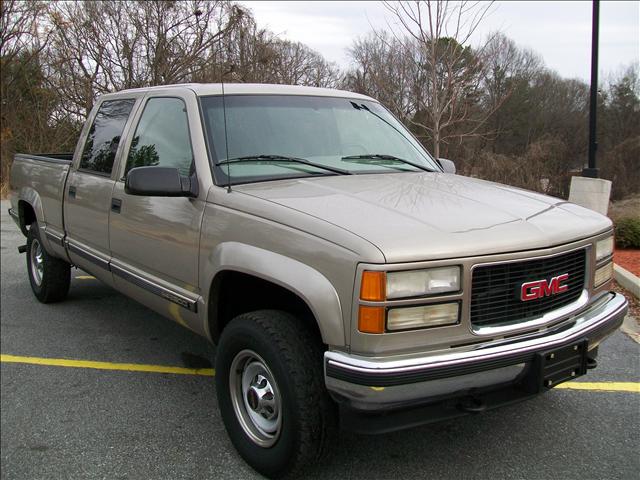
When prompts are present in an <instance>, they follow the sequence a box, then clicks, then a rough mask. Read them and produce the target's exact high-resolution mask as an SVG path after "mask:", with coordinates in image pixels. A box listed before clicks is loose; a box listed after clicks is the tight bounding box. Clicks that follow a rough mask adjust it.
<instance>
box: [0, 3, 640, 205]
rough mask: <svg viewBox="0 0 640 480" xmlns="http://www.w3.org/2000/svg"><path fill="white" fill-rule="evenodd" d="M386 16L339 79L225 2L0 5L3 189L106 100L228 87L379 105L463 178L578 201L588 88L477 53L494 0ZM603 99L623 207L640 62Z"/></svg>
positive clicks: (528, 58)
mask: <svg viewBox="0 0 640 480" xmlns="http://www.w3.org/2000/svg"><path fill="white" fill-rule="evenodd" d="M386 7H387V8H388V9H389V10H390V12H391V13H392V16H393V17H394V19H395V20H396V22H395V23H394V25H395V26H393V27H391V26H389V27H388V28H385V29H380V30H372V31H371V32H370V33H369V34H368V35H367V36H365V37H363V38H359V39H355V40H354V42H353V44H352V45H351V46H350V48H349V55H350V58H351V65H350V67H348V68H347V69H341V68H339V67H338V66H337V65H335V64H333V63H331V62H328V61H327V60H326V59H325V58H323V57H322V55H320V54H319V53H317V52H315V51H313V50H312V49H310V48H308V47H307V46H305V45H304V44H301V43H298V42H293V41H289V40H286V39H283V38H280V37H279V36H277V35H275V34H274V33H273V32H271V31H269V30H267V29H263V28H259V27H258V26H257V24H256V21H255V19H254V17H253V16H252V14H251V12H250V11H249V10H247V8H246V7H244V6H242V5H239V4H236V3H233V2H229V1H206V2H205V1H196V0H189V1H180V2H178V1H160V0H152V1H127V2H121V1H98V2H94V1H85V2H74V1H68V2H37V1H17V0H0V9H1V19H0V22H1V23H0V31H1V32H0V33H1V38H0V77H1V78H0V83H1V102H2V103H1V105H2V115H1V125H0V135H1V137H0V139H1V148H0V155H1V158H0V161H1V174H2V178H1V179H2V185H1V186H2V193H3V195H4V194H5V193H6V191H7V188H8V173H9V168H10V164H11V161H12V159H13V154H14V153H15V152H30V153H46V152H61V151H72V150H73V148H74V147H75V143H76V140H77V136H78V134H79V132H80V129H81V128H82V123H83V122H84V119H85V118H86V115H87V114H88V113H89V111H90V110H91V108H92V106H93V103H94V102H95V100H96V98H97V96H98V95H100V94H103V93H107V92H113V91H117V90H122V89H125V88H134V87H146V86H151V85H164V84H174V83H185V82H214V83H218V82H220V80H221V79H224V81H225V82H252V83H253V82H255V83H282V84H292V85H309V86H318V87H331V88H343V89H346V90H351V91H356V92H360V93H364V94H367V95H371V96H373V97H375V98H377V99H379V100H380V101H381V102H382V103H384V104H385V105H386V106H387V107H388V108H389V109H390V110H391V111H392V112H393V113H394V114H395V115H397V116H398V117H399V118H400V119H401V120H402V121H403V122H404V123H405V124H406V125H407V127H408V128H410V129H411V131H412V132H413V133H414V134H415V135H416V136H417V137H418V138H419V139H420V140H421V141H422V142H423V143H424V145H425V146H426V147H427V149H428V150H429V151H431V152H432V153H433V154H434V155H436V156H439V157H443V158H450V159H452V160H454V161H455V162H456V164H457V166H458V169H459V171H461V173H463V174H466V175H473V176H477V177H480V178H485V179H489V180H494V181H498V182H501V183H507V184H511V185H516V186H521V187H525V188H529V189H532V190H537V191H541V192H544V193H549V194H552V195H556V196H560V197H565V198H566V196H567V195H568V186H569V181H570V177H571V175H573V174H579V172H580V170H581V169H582V167H583V166H584V165H585V163H586V159H587V146H588V142H587V140H588V113H589V112H588V110H589V109H588V106H589V87H588V85H587V84H585V83H584V82H583V81H581V80H579V79H567V78H562V77H560V76H559V75H558V74H557V73H556V72H554V71H553V70H550V69H549V68H547V67H545V65H544V62H543V60H542V58H541V57H540V56H539V55H538V54H536V53H535V52H534V51H531V50H527V49H523V48H520V47H519V46H518V45H516V44H515V43H514V42H513V41H512V40H511V39H509V38H508V37H506V36H505V35H504V34H502V33H500V32H495V33H493V34H491V35H489V36H487V37H486V39H485V40H484V41H483V42H482V43H481V44H480V45H474V46H471V45H470V42H469V40H470V37H471V36H472V35H473V34H474V32H475V30H476V28H477V27H478V25H479V24H481V22H482V21H483V19H484V18H485V15H486V13H487V9H488V8H489V4H485V3H468V2H457V3H448V2H444V1H431V2H429V1H427V2H407V3H388V4H386ZM363 21H366V20H365V19H364V18H363ZM598 98H599V106H598V143H599V147H598V161H599V166H600V168H601V176H602V177H604V178H607V179H610V180H613V193H612V196H613V198H614V199H619V198H623V197H626V196H629V195H631V194H634V193H638V191H640V161H639V159H640V78H639V72H638V63H637V62H636V63H633V64H630V65H628V66H627V67H626V68H624V69H622V70H620V71H618V72H609V73H608V74H607V75H606V76H605V79H604V81H603V82H602V83H601V85H600V93H599V97H598Z"/></svg>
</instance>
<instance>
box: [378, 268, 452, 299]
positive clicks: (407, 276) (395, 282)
mask: <svg viewBox="0 0 640 480" xmlns="http://www.w3.org/2000/svg"><path fill="white" fill-rule="evenodd" d="M459 290H460V267H459V266H454V267H439V268H429V269H427V270H412V271H408V272H388V273H387V284H386V292H387V298H407V297H420V296H424V295H433V294H436V293H446V292H457V291H459Z"/></svg>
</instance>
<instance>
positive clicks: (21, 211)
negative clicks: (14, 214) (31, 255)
mask: <svg viewBox="0 0 640 480" xmlns="http://www.w3.org/2000/svg"><path fill="white" fill-rule="evenodd" d="M18 215H19V216H20V229H21V230H22V233H24V234H25V235H27V226H28V225H31V224H32V223H34V222H35V221H36V212H35V210H34V209H33V207H32V206H31V205H30V204H28V203H27V202H25V201H24V200H20V201H19V202H18Z"/></svg>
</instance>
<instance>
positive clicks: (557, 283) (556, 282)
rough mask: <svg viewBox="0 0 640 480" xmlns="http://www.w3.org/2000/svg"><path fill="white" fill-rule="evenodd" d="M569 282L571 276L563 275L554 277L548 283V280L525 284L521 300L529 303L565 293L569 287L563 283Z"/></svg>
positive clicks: (521, 290) (521, 292) (522, 288)
mask: <svg viewBox="0 0 640 480" xmlns="http://www.w3.org/2000/svg"><path fill="white" fill-rule="evenodd" d="M567 280H569V274H568V273H563V274H562V275H558V276H557V277H553V278H552V279H551V280H549V281H548V282H547V281H546V280H535V281H533V282H526V283H523V284H522V287H521V288H520V300H522V301H523V302H528V301H530V300H535V299H536V298H542V297H550V296H551V295H557V294H558V293H564V292H566V291H567V290H569V287H568V286H567V285H563V284H562V282H566V281H567Z"/></svg>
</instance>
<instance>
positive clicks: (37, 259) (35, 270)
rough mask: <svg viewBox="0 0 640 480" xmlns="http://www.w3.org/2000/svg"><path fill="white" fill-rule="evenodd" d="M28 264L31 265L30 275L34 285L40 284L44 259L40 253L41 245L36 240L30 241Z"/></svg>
mask: <svg viewBox="0 0 640 480" xmlns="http://www.w3.org/2000/svg"><path fill="white" fill-rule="evenodd" d="M29 264H30V265H31V275H32V276H33V281H34V282H36V285H38V286H40V285H41V284H42V276H43V274H44V258H43V253H42V245H41V244H40V241H39V240H38V239H37V238H34V239H33V240H32V241H31V248H30V249H29Z"/></svg>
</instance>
